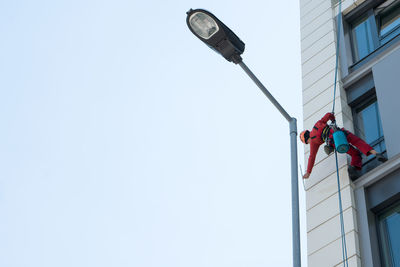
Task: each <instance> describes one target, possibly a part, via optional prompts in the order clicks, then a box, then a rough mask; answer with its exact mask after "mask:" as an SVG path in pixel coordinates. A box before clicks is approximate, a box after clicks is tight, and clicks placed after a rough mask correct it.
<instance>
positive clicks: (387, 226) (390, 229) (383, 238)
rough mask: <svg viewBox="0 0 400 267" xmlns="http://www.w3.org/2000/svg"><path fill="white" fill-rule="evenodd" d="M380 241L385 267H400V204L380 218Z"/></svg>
mask: <svg viewBox="0 0 400 267" xmlns="http://www.w3.org/2000/svg"><path fill="white" fill-rule="evenodd" d="M378 222H379V225H378V227H379V229H378V232H379V239H380V240H379V241H380V247H381V254H382V264H383V266H384V267H400V204H399V203H398V204H397V205H396V206H394V207H391V208H389V209H388V210H387V211H385V212H384V213H382V214H381V215H379V216H378Z"/></svg>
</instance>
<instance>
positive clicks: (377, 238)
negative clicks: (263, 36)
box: [300, 0, 400, 267]
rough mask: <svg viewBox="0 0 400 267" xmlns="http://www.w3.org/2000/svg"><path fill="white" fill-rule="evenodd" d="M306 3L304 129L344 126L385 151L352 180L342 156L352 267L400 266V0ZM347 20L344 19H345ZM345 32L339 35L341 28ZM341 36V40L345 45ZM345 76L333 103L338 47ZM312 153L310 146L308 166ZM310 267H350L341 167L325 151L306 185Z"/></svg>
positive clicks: (302, 21)
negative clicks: (331, 117) (330, 119)
mask: <svg viewBox="0 0 400 267" xmlns="http://www.w3.org/2000/svg"><path fill="white" fill-rule="evenodd" d="M338 2H339V1H338V0H300V27H301V53H302V88H303V116H304V127H305V128H306V129H311V128H312V127H313V125H314V124H315V122H316V121H318V120H319V119H320V118H321V117H322V116H323V115H325V114H326V113H327V112H331V111H332V106H333V101H335V115H336V120H337V124H338V125H339V126H343V127H345V128H346V129H348V130H350V131H352V132H354V133H355V134H356V135H358V136H360V137H361V138H363V139H364V140H366V142H367V143H369V144H370V145H371V146H372V147H374V149H375V150H377V151H378V152H382V153H384V155H386V156H387V157H388V161H387V162H385V163H381V162H378V161H377V160H376V159H375V158H374V156H369V157H365V156H363V168H362V171H360V172H359V173H358V174H357V175H355V176H351V177H350V176H349V173H348V166H349V162H350V160H349V157H348V156H347V155H342V154H341V155H339V157H338V158H339V175H340V183H341V193H342V204H343V216H344V228H345V232H346V246H347V256H348V259H349V266H352V267H353V266H354V267H356V266H357V267H361V266H362V267H397V266H400V140H398V138H400V119H399V118H398V117H397V115H398V114H400V0H343V1H342V3H341V5H342V6H341V12H339V3H338ZM339 16H340V19H339ZM338 20H339V22H340V24H339V27H340V28H339V31H337V22H338ZM337 32H339V35H340V38H339V39H338V38H337ZM337 40H339V52H338V54H339V55H338V56H339V72H338V79H337V92H336V98H335V99H334V100H333V88H334V83H335V82H334V75H335V66H336V44H337ZM308 155H309V146H305V165H307V159H308ZM305 189H306V208H307V255H308V266H310V267H324V266H329V267H330V266H343V260H342V241H341V228H340V216H339V205H338V188H337V181H336V163H335V156H334V154H331V155H327V154H325V152H324V150H323V146H321V147H320V151H319V152H318V154H317V157H316V160H315V165H314V168H313V171H312V174H311V176H310V178H309V179H307V180H306V182H305Z"/></svg>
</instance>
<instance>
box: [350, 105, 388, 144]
mask: <svg viewBox="0 0 400 267" xmlns="http://www.w3.org/2000/svg"><path fill="white" fill-rule="evenodd" d="M356 116H357V118H356V121H357V128H358V130H359V131H360V132H361V134H360V136H362V137H363V139H364V140H365V141H366V142H367V143H369V144H371V143H372V142H374V141H376V140H377V139H379V138H380V137H381V136H383V131H382V125H381V121H380V116H379V113H378V104H377V102H376V101H375V102H373V103H371V104H370V105H368V106H366V107H365V108H363V109H361V110H359V111H358V112H357V113H356Z"/></svg>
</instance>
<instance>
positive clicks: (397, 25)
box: [380, 5, 400, 44]
mask: <svg viewBox="0 0 400 267" xmlns="http://www.w3.org/2000/svg"><path fill="white" fill-rule="evenodd" d="M399 33H400V5H397V6H395V7H393V8H391V9H389V10H388V11H385V12H383V14H381V15H380V36H381V43H382V44H384V43H387V42H388V41H390V40H391V39H392V38H393V37H395V36H396V35H398V34H399Z"/></svg>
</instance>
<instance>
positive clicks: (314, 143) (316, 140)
mask: <svg viewBox="0 0 400 267" xmlns="http://www.w3.org/2000/svg"><path fill="white" fill-rule="evenodd" d="M328 120H331V121H334V120H335V116H334V115H333V114H332V113H326V114H325V116H324V117H323V118H322V119H320V120H319V121H318V122H317V123H316V124H315V125H314V127H313V129H312V131H311V132H310V156H309V158H308V166H307V172H308V173H311V171H312V168H313V166H314V162H315V156H316V155H317V152H318V149H319V146H320V145H322V144H323V143H324V141H323V140H322V137H321V135H322V132H323V130H324V128H325V127H327V126H328V125H327V122H328ZM342 131H344V133H345V134H346V137H347V141H348V142H349V144H350V149H349V151H347V154H349V155H350V156H351V163H350V165H351V166H354V167H356V168H357V169H358V170H361V167H362V161H361V155H360V152H359V151H358V150H360V151H361V152H362V153H364V154H365V155H367V156H368V155H369V154H370V153H369V151H371V150H373V148H372V147H371V146H370V145H368V144H367V143H366V142H365V141H364V140H362V139H361V138H359V137H357V136H356V135H354V134H352V133H351V132H349V131H347V130H346V129H344V128H342ZM332 133H333V130H332V129H330V132H329V138H330V139H331V140H333V138H332ZM332 145H333V146H334V144H333V142H332ZM353 146H355V147H357V148H358V150H357V149H355V148H354V147H353Z"/></svg>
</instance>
